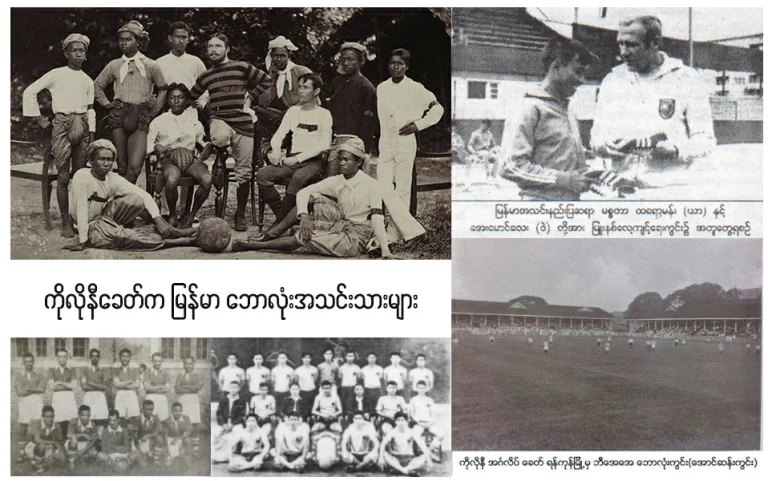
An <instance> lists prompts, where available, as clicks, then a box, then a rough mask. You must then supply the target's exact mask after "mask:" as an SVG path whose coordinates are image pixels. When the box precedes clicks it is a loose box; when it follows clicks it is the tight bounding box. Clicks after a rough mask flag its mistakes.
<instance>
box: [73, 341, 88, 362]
mask: <svg viewBox="0 0 768 481" xmlns="http://www.w3.org/2000/svg"><path fill="white" fill-rule="evenodd" d="M87 352H88V339H86V338H84V337H75V338H73V339H72V357H85V356H86V354H87Z"/></svg>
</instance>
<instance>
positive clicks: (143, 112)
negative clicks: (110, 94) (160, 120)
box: [108, 103, 152, 135]
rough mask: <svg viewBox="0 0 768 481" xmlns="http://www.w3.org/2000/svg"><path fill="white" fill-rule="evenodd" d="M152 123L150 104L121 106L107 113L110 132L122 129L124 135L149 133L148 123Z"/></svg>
mask: <svg viewBox="0 0 768 481" xmlns="http://www.w3.org/2000/svg"><path fill="white" fill-rule="evenodd" d="M151 121H152V115H151V114H150V104H149V103H143V104H123V106H122V107H117V108H114V109H112V110H110V111H109V120H108V128H109V130H110V131H112V130H116V129H123V131H124V132H125V133H126V135H131V134H132V133H134V132H136V131H137V130H140V131H142V132H144V133H148V132H149V123H150V122H151Z"/></svg>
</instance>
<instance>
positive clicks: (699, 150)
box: [591, 16, 715, 167]
mask: <svg viewBox="0 0 768 481" xmlns="http://www.w3.org/2000/svg"><path fill="white" fill-rule="evenodd" d="M618 43H619V52H620V55H621V58H622V60H624V63H623V64H621V65H619V66H617V67H615V68H614V69H613V70H612V71H611V72H610V73H609V74H608V75H607V76H606V77H605V79H604V80H603V83H602V85H601V86H600V94H599V98H598V102H597V110H596V112H595V123H594V126H593V127H592V134H591V144H592V147H593V148H594V149H595V151H596V152H597V153H598V154H600V155H603V156H607V157H611V158H613V159H616V160H620V159H623V158H624V157H625V156H626V155H627V150H628V149H629V148H631V147H634V146H637V147H651V148H653V150H652V152H651V155H652V156H653V158H654V159H656V160H661V161H664V162H665V163H668V165H669V166H670V167H671V166H674V165H680V164H689V163H690V162H692V161H693V160H694V159H696V158H699V157H703V156H704V155H706V154H708V153H709V152H710V151H711V150H712V148H713V147H714V146H715V136H714V130H713V124H712V109H711V107H710V104H709V92H707V90H706V88H705V84H704V81H703V78H702V76H701V75H700V74H699V73H698V72H696V70H694V69H692V68H690V67H687V66H685V65H684V64H683V62H682V61H680V60H678V59H675V58H670V57H668V56H667V54H665V53H664V52H662V51H661V43H662V35H661V21H660V20H659V19H658V18H656V17H651V16H646V17H637V18H634V19H631V20H628V21H625V22H622V23H621V24H620V25H619V32H618ZM658 134H664V135H665V136H666V140H663V141H661V142H658V143H650V144H649V143H648V142H647V139H651V138H652V137H654V136H658ZM646 144H647V145H646Z"/></svg>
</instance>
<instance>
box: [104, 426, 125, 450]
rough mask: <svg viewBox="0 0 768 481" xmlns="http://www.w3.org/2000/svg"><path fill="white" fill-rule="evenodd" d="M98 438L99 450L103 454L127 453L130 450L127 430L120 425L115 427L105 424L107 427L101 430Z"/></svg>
mask: <svg viewBox="0 0 768 481" xmlns="http://www.w3.org/2000/svg"><path fill="white" fill-rule="evenodd" d="M100 439H101V452H103V453H104V454H115V453H120V454H127V453H129V452H131V439H130V437H129V435H128V431H127V430H126V429H123V428H122V427H120V426H118V427H117V429H112V426H107V429H105V430H103V431H102V433H101V438H100Z"/></svg>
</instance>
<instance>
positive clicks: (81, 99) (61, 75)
mask: <svg viewBox="0 0 768 481" xmlns="http://www.w3.org/2000/svg"><path fill="white" fill-rule="evenodd" d="M46 89H47V90H48V91H49V92H50V93H51V107H52V108H53V113H54V114H58V113H62V114H84V113H86V112H87V111H88V110H89V109H88V107H89V106H90V107H91V110H92V109H93V99H94V97H93V95H94V94H93V80H91V77H89V76H88V75H87V74H86V73H85V72H83V71H82V70H72V69H71V68H69V67H59V68H55V69H53V70H51V71H50V72H48V73H46V74H45V75H43V76H42V77H40V78H39V79H37V80H36V81H34V82H32V84H30V86H29V87H27V88H26V89H24V96H23V109H24V116H25V117H38V116H39V115H40V105H39V104H38V103H37V94H39V93H40V92H41V91H43V90H46ZM88 124H89V125H88V127H89V130H90V131H91V132H95V131H96V123H95V118H94V122H93V125H91V119H90V118H89V119H88Z"/></svg>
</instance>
